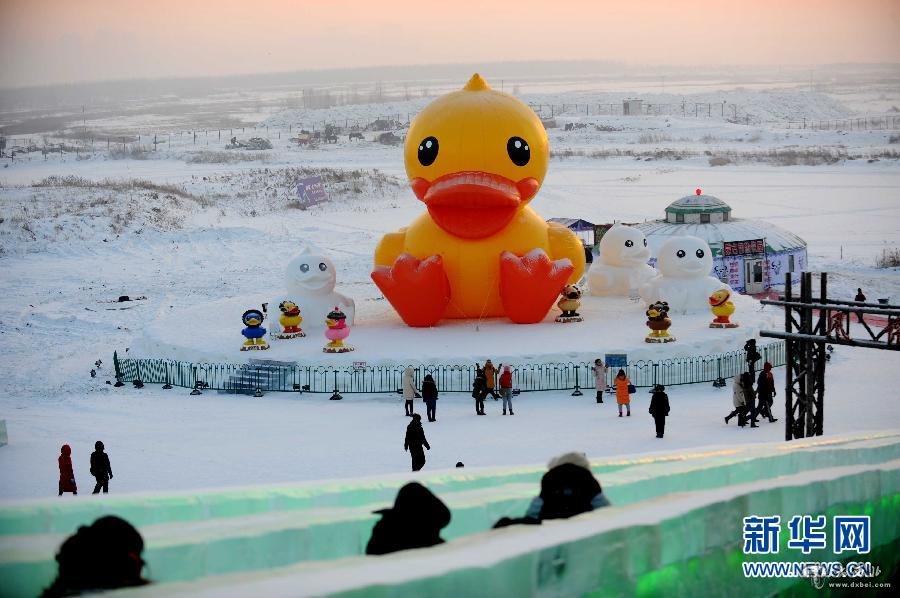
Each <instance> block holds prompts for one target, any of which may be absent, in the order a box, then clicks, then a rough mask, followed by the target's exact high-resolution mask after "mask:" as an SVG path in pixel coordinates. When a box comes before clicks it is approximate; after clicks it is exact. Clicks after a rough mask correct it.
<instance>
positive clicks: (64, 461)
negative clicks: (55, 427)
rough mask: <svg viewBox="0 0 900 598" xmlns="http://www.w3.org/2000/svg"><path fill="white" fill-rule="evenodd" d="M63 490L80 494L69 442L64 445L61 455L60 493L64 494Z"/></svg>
mask: <svg viewBox="0 0 900 598" xmlns="http://www.w3.org/2000/svg"><path fill="white" fill-rule="evenodd" d="M63 492H71V493H72V494H78V486H76V485H75V471H74V470H73V469H72V448H71V447H70V446H69V445H68V444H64V445H62V449H60V455H59V495H60V496H62V495H63Z"/></svg>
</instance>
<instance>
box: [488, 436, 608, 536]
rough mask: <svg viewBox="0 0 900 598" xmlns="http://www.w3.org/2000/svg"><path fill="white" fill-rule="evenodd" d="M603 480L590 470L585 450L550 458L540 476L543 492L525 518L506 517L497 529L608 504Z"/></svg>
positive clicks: (571, 514)
mask: <svg viewBox="0 0 900 598" xmlns="http://www.w3.org/2000/svg"><path fill="white" fill-rule="evenodd" d="M608 506H609V501H608V500H607V499H606V496H605V495H604V494H603V489H602V488H601V487H600V482H598V481H597V478H595V477H594V474H593V473H592V472H591V465H590V463H589V462H588V460H587V457H586V456H585V455H584V453H566V454H564V455H560V456H559V457H556V458H554V459H552V460H551V461H550V463H549V464H548V465H547V473H545V474H544V477H542V478H541V493H540V494H539V495H538V496H536V497H534V498H533V499H532V501H531V504H530V505H528V510H527V512H526V513H525V516H524V517H521V518H517V519H511V518H509V517H503V518H502V519H500V520H499V521H498V522H497V523H495V524H494V527H495V528H498V527H506V526H508V525H513V524H517V523H526V524H538V523H540V522H541V521H543V520H545V519H568V518H569V517H574V516H575V515H579V514H581V513H587V512H588V511H593V510H594V509H599V508H602V507H608Z"/></svg>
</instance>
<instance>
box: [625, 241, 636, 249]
mask: <svg viewBox="0 0 900 598" xmlns="http://www.w3.org/2000/svg"><path fill="white" fill-rule="evenodd" d="M625 247H634V241H632V240H631V239H628V240H627V241H625Z"/></svg>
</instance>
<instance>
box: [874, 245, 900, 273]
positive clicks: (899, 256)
mask: <svg viewBox="0 0 900 598" xmlns="http://www.w3.org/2000/svg"><path fill="white" fill-rule="evenodd" d="M898 266H900V248H897V247H892V248H887V247H886V248H884V249H882V250H881V255H879V256H878V257H877V258H876V259H875V267H876V268H896V267H898Z"/></svg>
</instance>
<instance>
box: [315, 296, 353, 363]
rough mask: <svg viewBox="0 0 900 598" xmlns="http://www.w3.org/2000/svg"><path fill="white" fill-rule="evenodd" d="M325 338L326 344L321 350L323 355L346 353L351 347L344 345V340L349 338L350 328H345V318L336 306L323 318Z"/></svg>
mask: <svg viewBox="0 0 900 598" xmlns="http://www.w3.org/2000/svg"><path fill="white" fill-rule="evenodd" d="M325 326H327V328H326V329H325V338H327V339H328V344H327V345H325V346H324V347H323V348H322V351H324V352H325V353H347V352H348V351H352V350H353V347H351V346H350V345H345V344H344V339H345V338H347V337H348V336H350V327H349V326H347V316H346V315H345V314H344V312H342V311H341V309H340V308H339V307H337V306H335V308H334V309H333V310H331V311H330V312H328V316H327V317H326V318H325Z"/></svg>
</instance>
